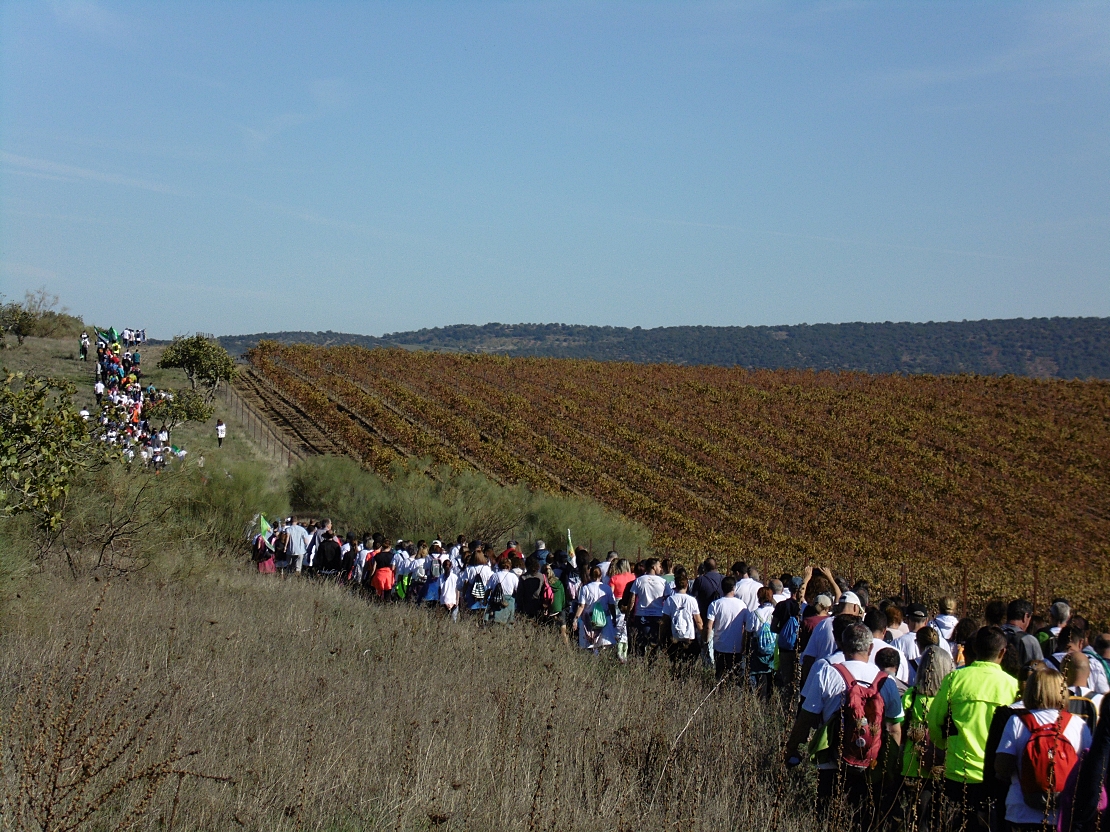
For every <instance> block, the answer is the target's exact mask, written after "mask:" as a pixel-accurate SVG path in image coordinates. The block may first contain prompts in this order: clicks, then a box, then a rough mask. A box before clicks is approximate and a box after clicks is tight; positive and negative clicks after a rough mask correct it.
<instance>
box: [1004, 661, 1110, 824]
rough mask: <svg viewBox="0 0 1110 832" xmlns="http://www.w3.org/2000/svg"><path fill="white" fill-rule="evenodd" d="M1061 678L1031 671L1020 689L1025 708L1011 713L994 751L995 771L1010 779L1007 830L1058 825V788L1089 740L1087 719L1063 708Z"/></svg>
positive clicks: (1047, 670) (1049, 671) (1050, 670)
mask: <svg viewBox="0 0 1110 832" xmlns="http://www.w3.org/2000/svg"><path fill="white" fill-rule="evenodd" d="M1067 700H1068V692H1067V688H1066V687H1065V686H1064V677H1063V676H1061V675H1060V673H1059V672H1058V671H1056V670H1054V669H1053V668H1050V667H1045V668H1039V669H1037V670H1034V671H1033V672H1032V673H1031V674H1030V675H1029V678H1028V679H1027V680H1026V682H1025V688H1024V691H1023V694H1022V703H1023V704H1024V706H1025V708H1024V710H1022V711H1020V712H1018V713H1016V714H1015V715H1014V716H1012V717H1010V721H1009V722H1008V723H1007V724H1006V727H1005V729H1004V730H1003V733H1002V740H1001V742H1000V743H999V745H998V752H997V754H996V755H995V761H994V765H995V773H996V775H997V776H998V777H999V778H1001V779H1004V780H1005V779H1008V780H1009V781H1010V788H1009V791H1008V792H1007V794H1006V813H1005V818H1006V821H1007V823H1009V824H1010V828H1011V829H1019V830H1020V829H1041V828H1043V826H1044V825H1046V824H1047V825H1050V826H1052V827H1053V828H1054V827H1055V825H1056V813H1057V809H1058V808H1059V799H1060V793H1061V792H1063V790H1064V784H1065V782H1066V781H1067V778H1068V775H1070V774H1071V771H1072V769H1073V768H1074V767H1075V765H1076V764H1077V762H1078V760H1079V756H1080V755H1081V754H1082V753H1083V752H1084V751H1086V750H1087V748H1088V747H1090V745H1091V732H1090V730H1088V728H1087V725H1086V723H1085V722H1084V721H1083V720H1082V719H1081V718H1079V717H1077V716H1074V715H1073V714H1071V713H1069V712H1068V710H1067Z"/></svg>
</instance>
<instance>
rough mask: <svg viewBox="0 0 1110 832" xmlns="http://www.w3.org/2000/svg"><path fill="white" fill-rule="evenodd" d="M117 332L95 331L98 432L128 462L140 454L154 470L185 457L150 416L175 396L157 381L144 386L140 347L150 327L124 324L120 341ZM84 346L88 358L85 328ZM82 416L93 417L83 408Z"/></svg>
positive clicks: (88, 343) (95, 389) (139, 458)
mask: <svg viewBox="0 0 1110 832" xmlns="http://www.w3.org/2000/svg"><path fill="white" fill-rule="evenodd" d="M115 334H116V333H115V330H110V331H108V332H97V338H96V353H95V355H96V369H95V373H94V376H93V379H94V380H93V394H94V395H95V396H96V406H97V408H98V409H99V413H98V414H97V416H96V427H95V428H94V431H93V433H94V435H95V436H96V437H97V438H98V439H99V440H100V441H102V442H105V443H107V444H108V445H111V446H115V447H118V448H119V449H120V452H121V453H122V455H123V458H124V459H125V460H127V461H128V462H133V461H135V460H136V459H138V460H139V461H140V462H141V463H142V464H143V465H146V466H149V467H151V468H154V469H155V470H161V469H163V468H164V467H165V466H166V465H167V464H168V463H170V462H172V461H174V460H177V461H179V462H183V461H184V460H185V456H186V454H187V451H186V450H185V449H184V448H179V447H177V446H176V445H173V444H171V442H170V431H169V429H168V428H167V427H166V425H165V424H164V423H163V424H161V425H159V426H158V427H155V426H154V425H152V424H151V422H150V419H149V418H147V416H146V413H147V412H148V411H149V408H150V406H151V405H152V404H154V403H156V402H159V401H162V400H166V399H172V398H173V394H172V393H169V392H166V391H160V390H158V389H156V388H155V387H154V385H153V384H147V385H146V386H145V387H144V386H143V383H142V378H143V368H142V360H143V359H142V353H141V352H140V351H139V349H138V347H139V346H140V345H141V344H142V343H144V342H145V341H146V331H145V330H141V329H139V330H133V329H124V330H123V333H122V334H121V335H120V336H119V338H118V340H117V339H114V338H113V336H114V335H115ZM80 345H81V346H80V357H81V360H82V361H86V360H88V356H89V354H90V348H91V343H90V340H89V336H88V333H86V332H82V333H81V341H80ZM81 417H82V418H83V419H85V421H89V420H90V419H92V418H93V416H92V414H91V413H90V412H89V411H88V410H87V409H85V408H82V409H81ZM202 464H203V463H202Z"/></svg>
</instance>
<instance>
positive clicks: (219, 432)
mask: <svg viewBox="0 0 1110 832" xmlns="http://www.w3.org/2000/svg"><path fill="white" fill-rule="evenodd" d="M226 438H227V425H225V424H224V420H223V419H217V420H216V447H217V448H222V447H223V446H224V439H226Z"/></svg>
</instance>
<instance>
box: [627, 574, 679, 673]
mask: <svg viewBox="0 0 1110 832" xmlns="http://www.w3.org/2000/svg"><path fill="white" fill-rule="evenodd" d="M644 569H645V572H644V574H643V575H641V576H640V577H638V578H637V579H636V580H634V581H633V582H632V586H631V587H630V589H629V592H630V593H631V595H632V614H631V616H630V624H631V627H630V628H629V631H630V633H631V635H632V649H633V650H634V651H635V653H636V655H638V656H643V655H645V654H646V653H647V650H648V648H649V647H651V648H653V649H654V648H655V647H657V646H658V645H659V624H660V621H661V619H662V616H663V603H664V601H666V600H667V592H668V590H669V588H670V584H668V583H667V582H666V581H665V580H663V576H662V571H663V570H662V569H661V568H660V565H659V558H648V559H647V560H646V561H644Z"/></svg>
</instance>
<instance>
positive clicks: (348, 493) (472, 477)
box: [289, 456, 651, 551]
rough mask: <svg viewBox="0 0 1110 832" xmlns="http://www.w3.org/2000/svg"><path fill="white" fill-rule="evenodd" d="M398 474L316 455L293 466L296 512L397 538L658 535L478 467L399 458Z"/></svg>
mask: <svg viewBox="0 0 1110 832" xmlns="http://www.w3.org/2000/svg"><path fill="white" fill-rule="evenodd" d="M391 474H392V476H391V478H390V479H388V480H386V479H383V478H382V477H379V476H377V475H376V474H374V473H371V472H370V471H366V470H365V469H363V468H361V467H360V466H359V465H358V463H356V462H355V461H354V460H352V459H349V458H345V457H333V456H322V457H313V458H311V459H307V460H305V461H304V462H301V463H300V464H298V465H297V466H296V467H295V468H294V469H293V471H292V472H291V475H290V486H289V497H290V501H291V503H292V505H293V509H294V510H295V511H298V512H301V513H307V514H312V515H316V516H321V517H323V516H327V517H330V518H331V519H332V520H333V521H334V523H335V525H336V527H337V528H338V529H343V530H346V529H351V530H353V531H381V532H383V533H385V534H386V535H387V536H388V537H391V538H392V537H405V538H410V539H414V540H415V539H418V538H428V537H430V536H433V535H436V536H439V537H440V538H446V537H451V538H453V537H454V535H456V534H466V535H468V536H470V537H473V538H478V539H481V540H490V541H501V540H502V539H504V538H506V537H507V536H513V537H515V538H516V539H518V540H520V541H522V542H524V541H532V540H537V539H542V540H544V541H546V542H547V543H548V546H549V548H561V547H562V546H563V545H565V543H566V533H567V529H568V528H569V529H571V530H572V533H573V534H574V536H575V541H576V543H578V544H583V543H585V542H587V541H589V540H590V539H594V540H597V541H604V544H605V545H606V546H608V545H610V544H613V543H615V544H616V548H617V549H618V551H620V550H623V551H633V550H635V549H636V548H637V547H641V548H642V547H646V546H647V545H648V544H649V542H650V540H651V535H650V533H649V532H648V531H647V529H645V528H644V527H643V526H640V525H639V524H637V523H633V522H631V521H628V520H626V519H624V518H622V517H621V516H620V515H618V514H615V513H614V512H611V511H609V510H607V509H606V508H604V507H603V506H601V505H600V504H598V503H595V502H592V501H590V500H584V499H579V498H577V497H562V496H554V495H550V494H544V493H542V492H536V491H532V490H530V489H528V488H526V487H525V486H521V485H516V486H501V485H498V484H497V483H495V482H493V481H491V480H490V479H489V478H487V477H485V476H483V475H481V474H479V473H476V472H474V471H456V470H454V469H452V468H450V467H449V466H432V465H430V464H429V463H427V462H425V461H421V460H412V461H409V462H407V463H404V464H396V465H394V466H393V470H392V472H391Z"/></svg>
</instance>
